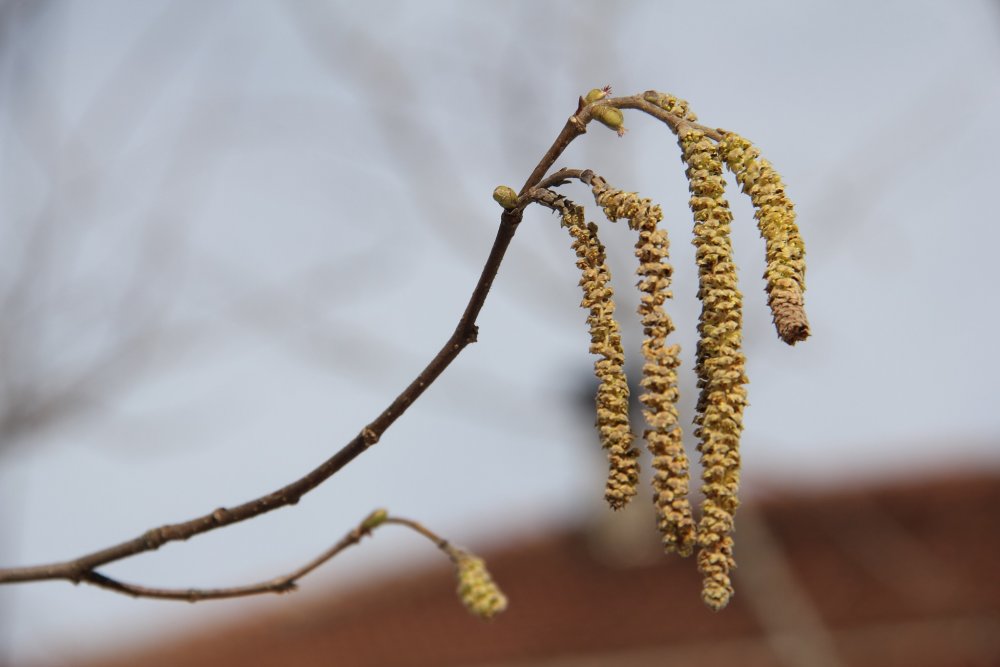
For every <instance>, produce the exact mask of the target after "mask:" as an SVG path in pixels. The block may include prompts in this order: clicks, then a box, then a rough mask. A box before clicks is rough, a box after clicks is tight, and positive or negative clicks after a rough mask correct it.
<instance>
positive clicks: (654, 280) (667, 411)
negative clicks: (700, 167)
mask: <svg viewBox="0 0 1000 667" xmlns="http://www.w3.org/2000/svg"><path fill="white" fill-rule="evenodd" d="M591 186H592V188H593V192H594V197H595V198H596V200H597V204H598V206H601V207H602V208H603V209H604V213H605V215H607V217H608V219H609V220H619V219H622V218H626V219H628V221H629V226H630V227H631V228H632V229H634V230H636V231H638V232H639V239H638V241H637V242H636V246H635V254H636V257H638V259H639V269H638V270H637V271H636V273H638V275H639V276H640V280H639V283H638V287H639V290H640V291H641V292H642V296H641V299H640V303H639V315H640V316H641V317H642V326H643V332H644V334H645V340H644V341H643V344H642V352H643V356H644V357H645V363H644V364H643V369H642V371H643V379H642V388H643V394H642V395H641V396H640V398H639V400H640V402H641V403H642V404H643V406H644V408H645V409H644V410H643V416H644V417H645V418H646V423H647V424H648V426H649V428H647V429H646V431H645V433H644V436H645V438H646V443H647V445H648V447H649V451H650V453H651V454H652V455H653V470H654V471H655V472H654V475H653V502H654V504H655V506H656V510H657V526H658V528H659V530H660V534H661V536H662V540H663V544H664V547H665V548H666V550H667V551H676V552H677V553H679V554H680V555H682V556H689V555H691V552H692V550H693V548H694V544H695V525H694V520H693V519H692V516H691V505H690V501H689V500H688V490H689V487H690V478H689V472H688V458H687V454H686V453H685V451H684V442H683V437H682V433H681V428H680V424H679V419H678V413H677V399H678V389H677V367H678V366H679V364H680V359H679V356H680V347H679V346H678V345H671V346H667V345H666V338H667V336H668V335H669V334H670V333H671V332H672V331H673V330H674V325H673V323H672V322H671V320H670V316H669V315H668V314H667V313H666V311H665V310H664V309H663V303H664V301H665V300H666V299H668V298H670V297H671V293H670V278H671V275H672V272H673V269H672V267H671V266H670V264H669V263H668V262H667V258H668V251H669V241H668V239H667V233H666V231H665V230H662V229H660V228H659V223H660V221H661V220H662V219H663V214H662V212H661V210H660V207H659V206H656V205H654V204H652V203H651V202H650V200H648V199H640V198H639V196H638V195H636V194H635V193H633V192H622V191H621V190H615V189H613V188H610V187H608V185H607V183H606V182H605V181H604V180H603V179H601V178H599V177H595V178H593V179H592V180H591Z"/></svg>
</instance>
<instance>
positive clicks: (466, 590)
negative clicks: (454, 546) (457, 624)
mask: <svg viewBox="0 0 1000 667" xmlns="http://www.w3.org/2000/svg"><path fill="white" fill-rule="evenodd" d="M453 558H454V561H455V574H456V576H457V577H458V597H459V599H461V600H462V604H464V605H465V607H466V609H468V610H469V611H470V612H471V613H473V614H475V615H476V616H478V617H479V618H483V619H487V620H488V619H491V618H493V617H494V616H496V615H497V614H499V613H500V612H502V611H504V610H505V609H506V608H507V596H505V595H504V594H503V592H501V591H500V589H499V588H498V587H497V585H496V583H495V582H494V581H493V577H491V576H490V573H489V571H488V570H487V569H486V563H485V562H483V559H482V558H477V557H476V556H473V555H472V554H470V553H468V552H465V551H456V553H455V554H454V556H453Z"/></svg>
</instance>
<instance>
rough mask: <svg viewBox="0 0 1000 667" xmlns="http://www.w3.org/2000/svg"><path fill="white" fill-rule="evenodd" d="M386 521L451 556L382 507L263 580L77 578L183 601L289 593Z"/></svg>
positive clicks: (418, 527)
mask: <svg viewBox="0 0 1000 667" xmlns="http://www.w3.org/2000/svg"><path fill="white" fill-rule="evenodd" d="M387 523H394V524H397V525H400V526H406V527H407V528H409V529H411V530H413V531H414V532H416V533H419V534H420V535H423V536H424V537H426V538H427V539H428V540H430V541H431V542H433V543H434V545H435V546H436V547H438V548H439V549H441V550H442V551H444V552H445V553H446V554H448V556H449V557H450V558H452V560H454V556H453V554H452V551H454V549H453V547H451V546H450V545H449V543H448V541H447V540H445V539H443V538H441V537H440V536H439V535H437V534H436V533H434V532H433V531H431V530H430V529H428V528H427V527H426V526H424V525H423V524H421V523H419V522H417V521H413V520H412V519H404V518H402V517H393V516H389V515H387V514H385V511H384V510H376V511H375V512H372V513H371V514H369V515H368V516H367V517H365V519H364V520H362V521H361V522H360V523H359V524H358V525H357V526H355V527H354V528H352V529H351V530H350V532H348V533H347V534H346V535H344V536H343V537H342V538H340V540H339V541H338V542H337V543H336V544H334V545H333V546H331V547H330V548H329V549H327V550H326V551H324V552H323V553H321V554H319V555H318V556H316V557H315V558H313V559H312V560H311V561H309V562H308V563H306V564H305V565H303V566H302V567H300V568H298V569H296V570H293V571H292V572H289V573H287V574H283V575H280V576H277V577H274V578H273V579H268V580H267V581H260V582H257V583H254V584H246V585H243V586H230V587H226V588H158V587H150V586H141V585H139V584H130V583H127V582H124V581H121V580H118V579H113V578H111V577H108V576H106V575H104V574H101V573H100V572H97V571H94V570H90V571H88V572H86V573H84V574H83V575H82V576H81V577H80V581H81V582H84V583H87V584H91V585H94V586H98V587H100V588H106V589H108V590H112V591H115V592H116V593H123V594H125V595H130V596H132V597H137V598H139V597H141V598H155V599H158V600H184V601H186V602H201V601H202V600H223V599H228V598H239V597H249V596H252V595H263V594H266V593H278V594H280V593H290V592H292V591H295V590H296V589H297V588H298V581H299V579H301V578H303V577H304V576H306V575H307V574H309V573H310V572H312V571H313V570H315V569H316V568H318V567H319V566H321V565H323V564H324V563H326V562H327V561H329V560H331V559H332V558H333V557H334V556H336V555H337V554H339V553H340V552H342V551H344V550H345V549H347V548H348V547H352V546H354V545H355V544H358V543H359V542H361V540H362V539H363V538H364V537H366V536H368V535H371V534H372V533H373V532H374V531H375V529H376V528H378V527H379V526H381V525H383V524H387Z"/></svg>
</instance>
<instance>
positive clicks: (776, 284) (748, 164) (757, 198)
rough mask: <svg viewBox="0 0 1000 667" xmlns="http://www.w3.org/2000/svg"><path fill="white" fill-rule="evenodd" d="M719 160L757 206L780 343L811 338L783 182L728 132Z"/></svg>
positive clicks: (798, 246)
mask: <svg viewBox="0 0 1000 667" xmlns="http://www.w3.org/2000/svg"><path fill="white" fill-rule="evenodd" d="M718 150H719V155H721V156H722V159H723V160H724V161H725V163H726V166H727V167H729V170H730V171H732V172H733V174H735V176H736V180H737V181H738V182H739V184H740V187H741V188H742V189H743V192H745V193H746V194H747V195H749V196H750V200H751V201H752V202H753V205H754V208H755V209H756V213H755V217H756V218H757V226H758V228H759V229H760V235H761V236H762V237H764V241H765V244H766V253H767V269H766V270H765V271H764V278H765V280H766V281H767V287H766V290H767V303H768V305H769V306H770V308H771V314H772V316H773V317H774V326H775V328H776V329H777V331H778V336H779V337H780V338H781V340H783V341H785V342H786V343H788V344H789V345H794V344H795V343H797V342H799V341H801V340H805V339H806V338H807V337H808V336H809V321H808V320H807V319H806V313H805V305H804V301H803V298H802V294H803V292H805V289H806V283H805V274H806V265H805V244H804V243H803V241H802V237H801V236H800V235H799V229H798V226H797V225H796V224H795V209H794V207H793V205H792V202H791V200H790V199H789V198H788V196H787V195H786V194H785V185H784V183H782V181H781V176H779V175H778V172H776V171H775V170H774V168H773V167H772V166H771V164H770V163H769V162H768V161H767V160H763V159H760V152H759V151H758V150H757V148H755V147H754V146H753V144H751V143H750V142H749V141H747V140H746V139H744V138H743V137H741V136H739V135H738V134H734V133H732V132H727V133H725V134H724V135H723V137H722V140H721V141H720V142H719V146H718Z"/></svg>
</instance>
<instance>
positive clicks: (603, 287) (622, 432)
mask: <svg viewBox="0 0 1000 667" xmlns="http://www.w3.org/2000/svg"><path fill="white" fill-rule="evenodd" d="M562 224H563V226H565V227H566V228H567V229H568V230H569V233H570V235H571V236H572V237H573V250H574V251H575V252H576V257H577V260H576V265H577V267H579V269H580V271H581V272H582V273H583V275H582V277H581V278H580V287H581V288H582V289H583V300H582V301H581V302H580V305H581V306H582V307H584V308H586V309H588V310H589V313H590V314H589V315H588V317H587V323H588V324H589V325H590V352H591V353H592V354H598V355H600V359H598V360H597V361H595V362H594V373H595V375H597V379H598V380H599V382H600V384H599V386H598V389H597V424H596V425H597V429H598V432H599V433H600V438H601V446H602V447H603V448H604V449H605V450H607V453H608V464H609V470H608V480H607V484H606V485H605V489H604V498H605V500H607V502H608V505H610V506H611V508H612V509H615V510H617V509H621V508H622V507H624V506H625V505H626V504H627V503H628V501H629V500H631V499H632V496H634V495H635V493H636V486H637V484H638V481H639V461H638V459H639V452H638V450H636V449H635V448H634V447H633V446H632V428H631V426H630V424H629V418H628V412H629V389H628V381H627V380H626V378H625V370H624V364H625V353H624V351H623V350H622V341H621V334H620V332H619V329H618V322H617V321H616V320H615V318H614V312H615V303H614V300H613V299H612V295H613V292H612V290H611V286H610V284H609V283H610V281H611V274H610V272H609V271H608V267H607V262H606V257H605V251H604V246H603V245H602V244H601V242H600V240H599V239H598V238H597V226H596V225H594V224H593V223H590V224H587V223H586V221H585V218H584V212H583V207H582V206H575V205H568V206H566V208H565V209H564V210H563V217H562Z"/></svg>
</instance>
